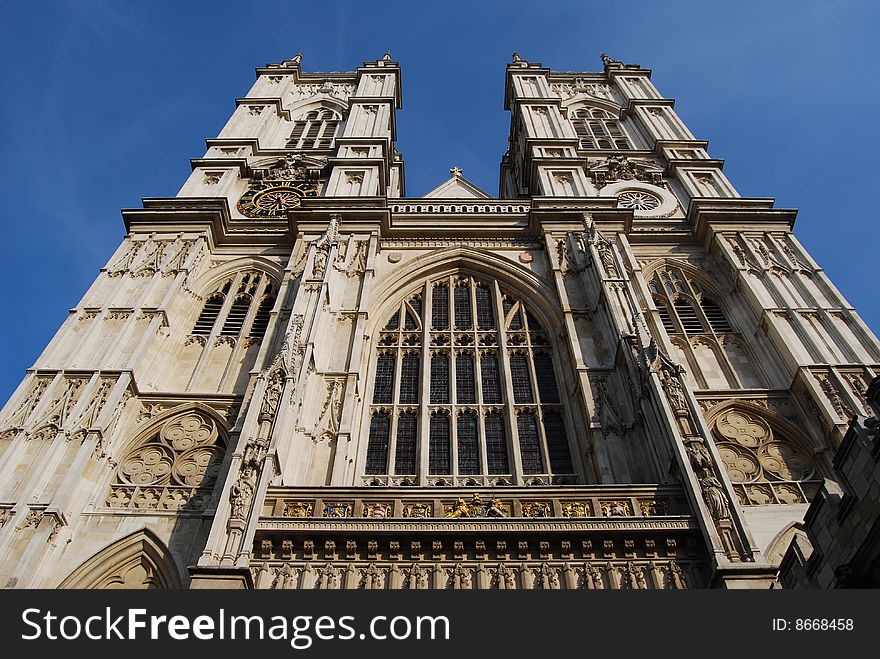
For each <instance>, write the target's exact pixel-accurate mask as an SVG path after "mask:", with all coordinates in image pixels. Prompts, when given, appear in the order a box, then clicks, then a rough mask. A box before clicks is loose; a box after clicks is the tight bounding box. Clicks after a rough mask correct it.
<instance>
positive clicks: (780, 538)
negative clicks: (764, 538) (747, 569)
mask: <svg viewBox="0 0 880 659" xmlns="http://www.w3.org/2000/svg"><path fill="white" fill-rule="evenodd" d="M792 542H796V543H798V545H799V546H800V547H801V549H802V550H803V551H804V553H805V554H807V555H809V553H810V552H811V550H812V544H811V543H810V538H809V536H808V535H807V530H806V527H805V526H804V523H803V522H802V521H798V522H792V523H791V524H789V525H788V526H786V527H785V528H783V529H782V530H781V531H780V532H779V533H777V534H776V535H775V536H774V537H773V539H772V540H771V541H770V542H769V543H768V544H767V546H766V547H765V548H764V559H765V560H766V561H767V562H768V563H770V564H772V565H779V563H780V562H782V557H783V556H785V552H786V551H788V548H789V546H790V545H791V543H792Z"/></svg>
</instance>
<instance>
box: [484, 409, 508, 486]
mask: <svg viewBox="0 0 880 659" xmlns="http://www.w3.org/2000/svg"><path fill="white" fill-rule="evenodd" d="M485 430H486V462H487V465H486V467H487V468H488V471H489V473H490V474H509V473H510V463H509V462H508V459H507V439H506V437H505V435H504V419H503V418H501V415H500V414H498V413H497V412H492V413H490V414H487V415H486V420H485Z"/></svg>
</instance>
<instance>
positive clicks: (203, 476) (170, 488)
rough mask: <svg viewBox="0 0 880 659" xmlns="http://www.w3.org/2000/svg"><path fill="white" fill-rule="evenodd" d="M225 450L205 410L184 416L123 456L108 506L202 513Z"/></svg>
mask: <svg viewBox="0 0 880 659" xmlns="http://www.w3.org/2000/svg"><path fill="white" fill-rule="evenodd" d="M225 452H226V442H225V441H224V439H223V437H222V436H221V435H220V431H219V428H218V425H217V422H216V421H215V420H214V419H213V418H211V417H210V416H209V415H208V414H205V413H204V412H202V411H200V410H189V411H186V412H182V413H181V414H179V415H176V416H174V417H171V418H170V419H168V420H167V421H165V423H163V424H162V426H161V427H160V428H159V429H158V431H157V432H156V433H155V434H154V435H153V436H152V437H150V438H149V439H148V440H147V441H146V442H143V443H141V444H138V445H136V446H134V447H133V448H131V449H130V450H129V451H128V453H127V454H126V455H125V456H124V457H123V459H122V460H121V461H120V463H119V467H118V468H117V470H116V476H115V478H114V482H113V485H112V486H111V488H110V494H109V495H108V497H107V505H108V506H110V507H112V508H136V509H153V510H183V509H188V510H201V509H203V508H205V507H206V506H207V504H208V502H209V500H210V498H211V492H212V490H213V488H214V484H215V482H216V480H217V476H218V474H219V472H220V466H221V463H222V461H223V455H224V454H225Z"/></svg>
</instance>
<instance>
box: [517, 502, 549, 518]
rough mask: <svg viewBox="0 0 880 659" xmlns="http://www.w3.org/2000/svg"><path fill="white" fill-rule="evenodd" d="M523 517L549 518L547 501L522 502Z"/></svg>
mask: <svg viewBox="0 0 880 659" xmlns="http://www.w3.org/2000/svg"><path fill="white" fill-rule="evenodd" d="M522 512H523V517H551V512H550V502H549V501H523V503H522Z"/></svg>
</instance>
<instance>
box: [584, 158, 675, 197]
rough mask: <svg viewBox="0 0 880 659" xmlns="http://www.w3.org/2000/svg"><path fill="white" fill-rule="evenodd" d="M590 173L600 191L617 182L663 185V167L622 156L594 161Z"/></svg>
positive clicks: (590, 165) (647, 161) (648, 161)
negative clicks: (641, 182)
mask: <svg viewBox="0 0 880 659" xmlns="http://www.w3.org/2000/svg"><path fill="white" fill-rule="evenodd" d="M589 171H590V178H591V179H592V180H593V184H594V185H595V186H596V188H597V189H600V190H601V189H602V188H603V187H605V186H606V185H608V184H609V183H614V182H615V181H643V182H645V183H649V184H651V185H656V186H662V185H663V168H662V167H660V166H659V165H657V164H656V163H653V162H651V161H650V160H642V159H637V158H629V157H627V156H625V155H622V154H619V155H612V156H608V157H607V158H605V159H603V160H595V161H592V162H591V163H590V164H589ZM621 205H622V204H621ZM658 205H659V203H658ZM654 208H656V206H655V207H654Z"/></svg>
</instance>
